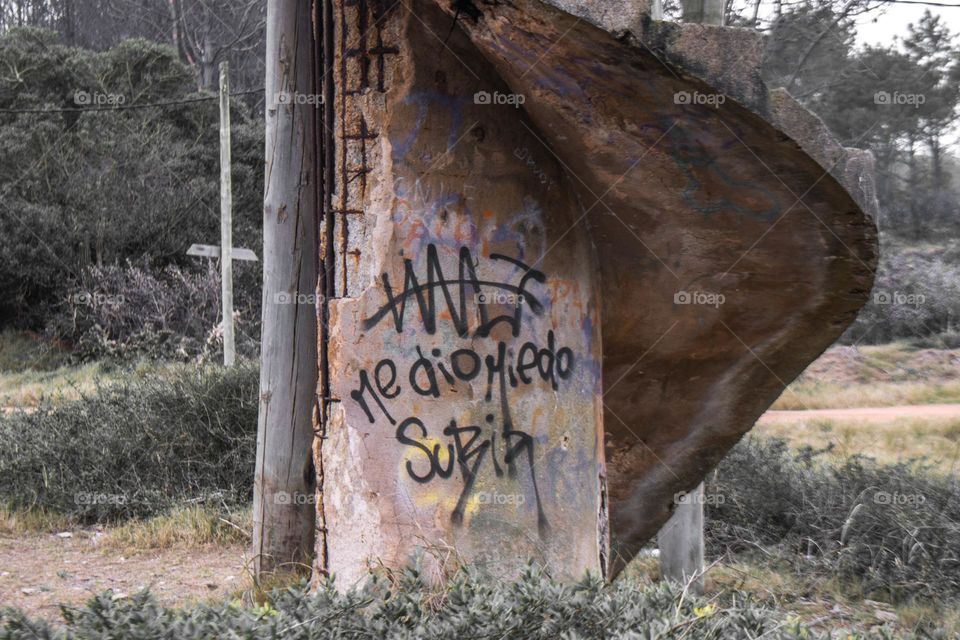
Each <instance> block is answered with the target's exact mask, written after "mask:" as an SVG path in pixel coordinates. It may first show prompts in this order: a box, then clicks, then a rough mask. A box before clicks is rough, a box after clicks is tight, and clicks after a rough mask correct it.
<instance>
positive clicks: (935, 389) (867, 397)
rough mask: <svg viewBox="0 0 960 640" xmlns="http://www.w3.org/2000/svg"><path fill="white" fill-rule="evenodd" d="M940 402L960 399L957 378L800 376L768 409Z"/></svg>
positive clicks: (789, 409) (888, 405)
mask: <svg viewBox="0 0 960 640" xmlns="http://www.w3.org/2000/svg"><path fill="white" fill-rule="evenodd" d="M944 403H950V404H952V403H960V381H949V382H943V381H927V382H884V383H867V384H857V383H853V384H846V385H844V384H837V383H826V382H819V381H817V380H809V379H804V380H799V381H797V382H795V383H793V384H792V385H790V386H789V387H787V390H786V391H784V393H783V395H781V396H780V397H779V398H778V399H777V401H776V402H775V403H774V404H773V406H772V407H771V409H778V410H784V411H804V410H808V409H849V408H852V407H897V406H902V405H916V404H944Z"/></svg>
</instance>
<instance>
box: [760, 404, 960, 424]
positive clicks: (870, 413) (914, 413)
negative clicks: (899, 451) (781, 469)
mask: <svg viewBox="0 0 960 640" xmlns="http://www.w3.org/2000/svg"><path fill="white" fill-rule="evenodd" d="M899 418H927V419H930V418H933V419H944V418H960V404H915V405H908V406H900V407H857V408H853V409H809V410H806V411H767V412H766V413H765V414H763V415H762V416H760V420H758V423H760V424H764V423H771V422H800V421H804V420H818V419H819V420H851V421H860V422H891V421H893V420H897V419H899Z"/></svg>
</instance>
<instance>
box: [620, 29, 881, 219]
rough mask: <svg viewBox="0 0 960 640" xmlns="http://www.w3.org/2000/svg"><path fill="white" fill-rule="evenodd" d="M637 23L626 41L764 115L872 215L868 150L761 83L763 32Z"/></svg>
mask: <svg viewBox="0 0 960 640" xmlns="http://www.w3.org/2000/svg"><path fill="white" fill-rule="evenodd" d="M640 26H641V31H640V32H639V33H638V34H635V33H632V32H631V33H628V34H625V37H624V40H625V41H626V42H627V43H628V44H630V45H632V46H635V47H639V48H642V49H646V50H647V51H649V52H650V53H651V54H653V55H654V56H656V57H657V58H659V59H660V60H661V61H662V62H664V63H665V64H667V65H669V66H670V67H671V68H672V70H673V71H675V72H679V73H682V74H685V75H688V76H690V77H691V78H693V79H696V80H700V81H701V82H704V83H706V84H708V85H710V86H712V87H715V88H716V89H718V90H720V91H721V92H723V94H724V95H725V96H727V97H728V98H731V99H733V100H734V101H736V102H737V103H738V104H740V105H741V106H743V107H744V108H746V109H748V110H750V111H752V112H753V113H755V114H757V115H759V116H760V117H762V118H763V119H765V120H766V121H767V122H769V123H770V124H771V125H773V127H774V128H775V129H777V130H778V131H780V132H781V133H783V134H784V135H785V136H786V137H787V138H789V139H791V140H793V141H794V142H796V143H797V145H798V146H799V147H800V149H802V150H803V151H804V152H805V153H806V154H807V155H809V156H810V157H811V158H813V159H814V160H816V162H817V164H819V165H820V166H821V167H823V169H824V171H825V172H827V173H829V174H830V175H831V176H833V177H834V178H835V179H836V180H837V181H838V182H839V183H840V184H841V185H843V187H844V188H845V189H846V190H847V191H848V192H849V193H850V195H851V196H852V197H853V199H854V200H855V201H856V203H857V204H858V205H859V206H860V208H861V209H863V211H864V213H866V214H867V215H868V216H869V217H870V218H871V219H873V220H876V217H877V213H878V210H879V205H878V203H877V198H876V191H875V188H874V183H875V179H874V161H873V154H872V153H871V152H870V151H867V150H864V149H857V148H850V147H844V146H842V145H841V144H840V143H838V142H837V140H836V138H834V136H833V134H832V133H831V132H830V130H829V129H828V128H827V125H826V124H825V123H824V122H823V120H821V119H820V118H819V117H818V116H817V115H816V114H814V113H813V112H811V111H810V110H809V109H807V108H806V107H804V106H803V105H802V104H800V103H799V102H798V101H797V100H796V99H795V98H794V97H793V96H791V95H790V93H789V92H788V91H787V90H786V89H772V90H771V89H769V88H767V86H766V83H764V81H763V79H762V78H761V67H762V60H763V42H764V38H765V36H763V35H761V34H759V33H757V32H756V31H754V30H752V29H742V28H736V27H713V26H705V25H699V24H684V23H677V22H655V21H653V20H650V19H646V20H644V21H642V23H641V25H640ZM733 51H735V52H738V57H737V58H735V59H731V57H730V56H729V53H730V52H733ZM811 186H812V185H811ZM802 195H803V194H797V196H798V197H801V198H802Z"/></svg>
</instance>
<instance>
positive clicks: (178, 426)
mask: <svg viewBox="0 0 960 640" xmlns="http://www.w3.org/2000/svg"><path fill="white" fill-rule="evenodd" d="M256 428H257V367H256V365H255V364H254V363H249V362H242V363H240V364H239V365H238V366H236V367H234V368H231V369H224V368H222V367H216V366H203V367H181V368H178V369H176V370H175V371H174V372H170V373H165V374H161V373H153V374H150V375H148V376H147V377H145V378H138V377H136V376H131V377H130V378H129V379H127V380H126V381H124V382H122V383H115V384H109V385H102V386H100V387H99V389H98V392H97V393H96V394H90V395H87V396H84V397H82V398H81V399H80V400H76V401H73V402H68V403H65V404H61V405H53V404H52V403H50V402H49V401H44V402H42V403H41V404H40V406H39V407H38V408H37V409H36V411H33V412H14V413H11V414H8V415H5V416H3V415H0V442H3V443H4V445H3V447H0V503H5V504H6V505H7V506H8V507H10V508H12V509H38V508H39V509H43V510H47V511H52V512H55V513H59V514H63V515H70V516H75V517H77V518H78V519H80V520H81V521H84V522H111V521H116V520H119V519H123V518H130V517H140V516H149V515H154V514H159V513H163V512H165V511H167V510H168V509H170V508H171V507H173V506H175V505H178V504H181V505H182V504H184V503H196V502H198V501H202V500H211V499H214V500H216V501H217V502H223V503H226V504H228V505H231V504H241V503H246V502H247V501H249V499H250V496H251V494H252V477H253V466H254V450H255V447H256Z"/></svg>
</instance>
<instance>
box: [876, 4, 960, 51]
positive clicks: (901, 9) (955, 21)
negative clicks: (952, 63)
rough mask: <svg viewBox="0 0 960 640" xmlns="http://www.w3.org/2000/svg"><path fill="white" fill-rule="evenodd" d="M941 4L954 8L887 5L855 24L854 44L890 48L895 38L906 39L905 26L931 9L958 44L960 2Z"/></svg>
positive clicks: (914, 21) (916, 20)
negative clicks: (950, 5)
mask: <svg viewBox="0 0 960 640" xmlns="http://www.w3.org/2000/svg"><path fill="white" fill-rule="evenodd" d="M943 3H944V4H954V5H956V8H948V7H936V6H927V5H919V4H888V5H887V6H886V8H884V9H878V10H877V11H874V12H871V13H869V14H867V15H866V16H862V17H860V18H859V19H858V20H857V42H858V43H859V44H872V45H889V44H893V41H894V38H898V37H899V38H903V37H905V36H906V35H907V25H908V24H909V23H911V22H913V23H916V22H919V21H920V17H921V16H923V12H924V10H926V9H930V12H931V13H933V14H934V15H936V14H939V15H940V18H941V20H942V21H943V22H944V23H945V24H946V25H947V27H948V28H949V29H950V31H951V33H954V34H956V35H957V36H958V38H957V41H958V42H960V0H943Z"/></svg>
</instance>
